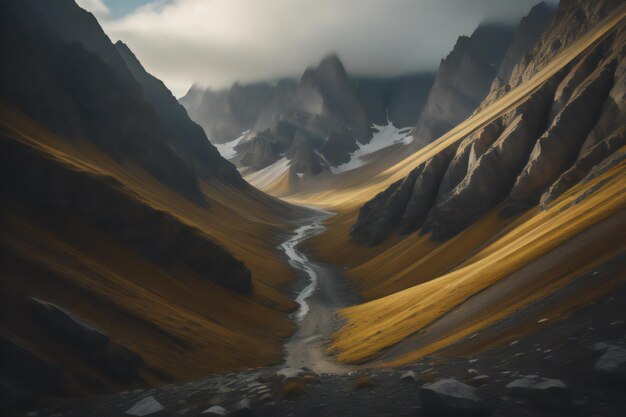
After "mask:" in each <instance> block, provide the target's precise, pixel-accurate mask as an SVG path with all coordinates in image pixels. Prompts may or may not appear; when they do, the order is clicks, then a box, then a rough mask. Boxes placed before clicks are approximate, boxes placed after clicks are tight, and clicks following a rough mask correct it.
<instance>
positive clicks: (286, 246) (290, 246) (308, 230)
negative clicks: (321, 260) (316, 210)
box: [280, 212, 332, 324]
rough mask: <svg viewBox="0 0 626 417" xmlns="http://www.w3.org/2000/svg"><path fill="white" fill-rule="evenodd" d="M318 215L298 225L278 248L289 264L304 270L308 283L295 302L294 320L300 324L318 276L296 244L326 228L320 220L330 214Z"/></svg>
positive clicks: (305, 313)
mask: <svg viewBox="0 0 626 417" xmlns="http://www.w3.org/2000/svg"><path fill="white" fill-rule="evenodd" d="M322 213H323V214H321V215H320V216H316V217H315V218H314V220H313V221H312V222H311V223H310V224H306V225H304V226H300V227H299V228H297V229H296V230H295V231H294V234H293V236H291V237H290V238H289V239H287V240H286V241H285V242H283V243H282V244H281V245H280V249H281V250H282V251H283V252H284V253H285V255H287V258H288V259H289V264H290V265H291V266H292V267H293V268H295V269H296V270H298V271H302V272H304V274H305V275H306V277H307V279H308V283H307V284H306V286H305V287H304V288H302V290H300V291H299V293H298V296H297V297H296V302H297V303H298V304H299V305H300V308H298V310H297V311H296V312H295V313H294V315H295V318H296V321H297V322H298V323H299V324H300V323H302V320H303V319H304V318H305V317H306V315H307V313H308V312H309V303H308V302H307V299H308V298H309V297H310V296H311V295H312V294H313V293H314V292H315V290H316V289H317V286H318V283H319V278H318V274H317V271H316V270H315V268H314V267H313V265H311V262H310V261H309V258H308V257H307V256H306V255H305V254H304V253H302V252H301V251H300V250H299V249H297V246H298V245H299V244H300V243H302V242H303V241H305V240H307V239H308V238H310V237H313V236H316V235H318V234H320V233H322V232H323V231H324V230H325V229H326V228H325V227H324V226H323V225H322V222H323V221H324V220H326V219H327V218H329V217H330V216H331V215H332V214H331V213H328V212H322Z"/></svg>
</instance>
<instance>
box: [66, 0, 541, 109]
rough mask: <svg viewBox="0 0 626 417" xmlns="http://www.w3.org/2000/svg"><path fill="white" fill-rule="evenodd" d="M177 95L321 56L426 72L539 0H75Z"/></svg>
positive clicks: (351, 68)
mask: <svg viewBox="0 0 626 417" xmlns="http://www.w3.org/2000/svg"><path fill="white" fill-rule="evenodd" d="M76 1H77V3H78V4H79V5H81V6H82V7H83V8H85V9H87V10H89V11H91V12H92V13H93V14H94V15H96V17H97V18H98V20H99V22H100V24H101V25H102V26H103V28H104V30H105V31H106V32H107V34H108V35H109V36H110V37H111V39H112V40H113V41H117V40H122V41H123V42H125V43H126V44H128V46H129V47H130V48H131V49H132V50H133V51H134V52H135V54H136V55H137V57H138V58H139V59H140V61H141V62H142V64H143V65H144V66H145V67H146V69H147V70H148V71H149V72H151V73H152V74H153V75H155V76H156V77H158V78H160V79H161V80H163V81H164V82H165V83H166V84H167V86H168V87H169V88H170V89H171V90H172V92H173V93H174V94H175V95H176V96H177V97H179V96H181V95H183V94H184V93H185V92H186V91H187V89H188V88H189V87H190V85H191V84H193V83H198V84H201V85H203V86H210V87H214V88H220V87H225V86H228V85H230V84H232V83H233V82H235V81H242V82H248V81H257V80H269V79H277V78H280V77H286V76H289V77H298V76H300V74H301V73H302V71H303V70H304V69H305V68H306V67H307V66H308V65H313V64H315V63H316V62H317V61H319V60H320V59H321V58H323V57H324V56H325V55H327V54H329V53H337V54H338V55H339V57H340V58H341V60H342V61H343V63H344V65H345V66H346V69H347V70H348V72H349V73H351V74H359V75H380V76H390V75H400V74H405V73H410V72H416V71H423V70H435V69H436V68H437V66H438V65H439V61H440V60H441V58H443V57H445V55H446V54H447V53H448V52H449V51H450V49H451V48H452V46H453V45H454V43H455V41H456V38H457V37H458V36H459V35H461V34H470V33H471V32H472V31H473V30H474V29H475V28H476V26H477V25H478V24H480V23H482V22H486V21H496V22H502V23H508V24H511V25H514V24H516V23H517V22H518V21H519V19H520V18H521V17H522V16H524V15H525V14H526V13H527V12H528V10H529V9H530V8H531V7H532V6H533V5H534V4H536V3H537V2H538V1H539V0H76Z"/></svg>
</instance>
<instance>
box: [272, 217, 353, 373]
mask: <svg viewBox="0 0 626 417" xmlns="http://www.w3.org/2000/svg"><path fill="white" fill-rule="evenodd" d="M330 216H332V213H329V212H326V211H319V215H316V216H313V217H311V218H310V219H308V220H307V221H306V222H303V225H301V226H300V227H298V228H297V229H296V230H294V232H293V234H292V235H291V236H289V237H288V238H287V239H286V240H285V241H284V242H283V243H282V244H281V245H280V246H279V249H280V250H281V251H282V252H283V253H284V254H285V255H286V256H287V258H288V259H289V264H290V265H291V266H292V267H293V268H294V269H296V270H297V271H298V276H299V285H298V292H297V296H296V298H295V299H296V301H297V303H298V304H299V305H300V307H299V308H298V310H297V311H296V312H295V313H294V319H295V321H296V323H297V324H298V330H297V331H296V332H295V333H294V334H293V336H292V337H291V338H290V339H289V341H288V342H287V343H286V345H285V365H286V366H289V367H295V368H301V367H304V366H306V367H308V368H310V369H312V370H313V371H315V372H330V373H344V372H348V371H350V370H351V369H352V368H351V367H350V366H347V365H344V364H341V363H338V362H337V361H335V359H334V358H333V357H332V356H331V355H329V354H328V353H327V351H326V346H327V343H328V342H329V341H330V339H331V337H332V333H333V332H334V331H335V330H336V328H337V319H336V316H335V313H336V311H337V310H338V309H340V308H344V307H347V306H349V305H352V304H354V303H355V302H356V296H355V293H354V292H353V290H352V288H350V286H349V284H348V282H347V280H346V279H345V278H344V277H343V276H342V270H341V269H340V268H337V267H334V266H332V265H328V264H324V263H322V262H317V261H312V260H311V259H310V258H309V256H308V255H307V254H306V253H304V252H303V250H302V249H301V247H299V245H300V244H301V243H302V242H304V241H305V240H307V239H310V238H311V237H313V236H316V235H318V234H320V233H322V232H323V231H324V230H325V227H324V225H323V222H324V220H326V219H328V218H329V217H330Z"/></svg>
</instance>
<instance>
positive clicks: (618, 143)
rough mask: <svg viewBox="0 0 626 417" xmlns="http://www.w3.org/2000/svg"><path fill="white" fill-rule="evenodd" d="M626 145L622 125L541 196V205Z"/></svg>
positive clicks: (624, 131)
mask: <svg viewBox="0 0 626 417" xmlns="http://www.w3.org/2000/svg"><path fill="white" fill-rule="evenodd" d="M624 146H626V127H624V126H622V127H621V128H620V129H618V130H617V131H615V132H614V133H613V134H612V135H611V136H609V137H607V138H606V139H605V140H603V141H602V142H600V143H598V144H597V145H595V146H593V147H592V148H591V149H589V150H588V151H587V152H585V154H584V155H583V156H582V157H581V158H580V159H579V160H578V161H576V163H575V164H574V165H573V166H572V167H571V168H570V169H568V170H567V171H565V172H564V173H563V174H561V176H560V177H559V179H558V180H556V181H555V182H554V183H553V184H552V186H550V188H549V189H548V191H546V192H545V193H544V194H543V195H542V196H541V206H542V207H544V208H546V207H547V206H548V204H550V203H551V202H552V201H554V200H555V199H556V198H558V197H559V196H560V195H561V194H563V193H564V192H565V191H567V190H568V189H570V188H571V187H572V186H574V185H575V184H577V183H578V182H580V181H581V180H582V179H583V178H585V176H586V175H587V174H588V173H589V172H590V171H591V170H592V168H593V167H595V166H598V165H599V164H600V163H601V162H602V161H604V160H606V159H607V158H608V157H610V156H611V155H613V154H615V152H617V151H618V150H619V149H621V148H623V147H624Z"/></svg>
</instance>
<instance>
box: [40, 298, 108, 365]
mask: <svg viewBox="0 0 626 417" xmlns="http://www.w3.org/2000/svg"><path fill="white" fill-rule="evenodd" d="M29 306H30V307H31V309H32V310H33V312H34V313H35V316H36V317H37V319H38V320H39V321H40V322H41V324H42V325H43V326H44V327H45V328H46V329H47V330H49V331H51V332H52V333H54V334H55V336H57V337H60V338H62V339H64V341H66V342H68V343H69V344H71V345H73V346H75V347H77V348H79V349H80V350H82V351H84V352H86V353H95V352H99V351H101V350H103V349H105V348H106V346H107V344H108V343H109V336H107V335H106V334H105V333H104V332H103V331H102V330H100V329H98V328H96V327H95V326H93V325H92V324H91V323H88V322H86V321H84V320H82V319H81V318H79V317H78V316H76V315H75V314H73V313H70V312H69V311H67V310H64V309H62V308H61V307H58V306H56V305H54V304H52V303H48V302H45V301H41V300H38V299H36V298H31V299H30V300H29Z"/></svg>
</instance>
